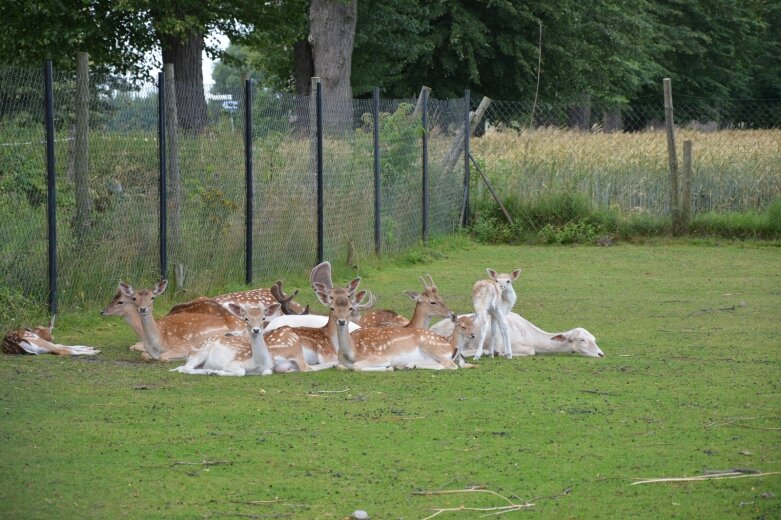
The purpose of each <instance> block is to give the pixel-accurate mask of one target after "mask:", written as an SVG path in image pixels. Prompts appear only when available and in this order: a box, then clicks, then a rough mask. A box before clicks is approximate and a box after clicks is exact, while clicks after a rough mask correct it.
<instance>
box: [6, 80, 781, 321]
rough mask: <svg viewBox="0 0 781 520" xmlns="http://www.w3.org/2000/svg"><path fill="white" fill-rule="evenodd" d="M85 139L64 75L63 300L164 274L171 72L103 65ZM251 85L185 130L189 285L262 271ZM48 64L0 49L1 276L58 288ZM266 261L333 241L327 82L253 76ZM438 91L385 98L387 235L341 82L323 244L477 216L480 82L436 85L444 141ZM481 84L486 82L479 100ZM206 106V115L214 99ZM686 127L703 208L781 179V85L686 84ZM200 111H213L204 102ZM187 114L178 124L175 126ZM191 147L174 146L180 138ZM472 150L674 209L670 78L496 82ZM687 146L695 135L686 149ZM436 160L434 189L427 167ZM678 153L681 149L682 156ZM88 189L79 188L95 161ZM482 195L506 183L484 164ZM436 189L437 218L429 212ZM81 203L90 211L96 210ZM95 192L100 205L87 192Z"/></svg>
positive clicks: (628, 205) (619, 203)
mask: <svg viewBox="0 0 781 520" xmlns="http://www.w3.org/2000/svg"><path fill="white" fill-rule="evenodd" d="M89 92H90V96H89V100H90V101H89V110H88V113H89V133H88V141H87V147H86V155H87V156H86V157H80V154H83V153H84V152H79V147H78V146H77V136H76V121H77V118H76V113H77V112H78V106H77V103H76V101H75V100H76V99H77V82H76V79H75V76H74V75H73V74H70V73H62V72H60V73H57V74H56V75H55V78H54V97H55V99H54V106H55V133H56V135H55V142H56V148H55V150H56V156H55V159H56V183H57V199H56V200H57V205H56V208H57V210H56V222H57V235H56V236H57V244H56V245H57V260H58V263H57V267H58V268H57V278H58V284H57V285H58V295H57V296H58V301H59V302H60V304H61V305H62V306H63V307H64V308H67V309H77V308H91V309H94V308H95V307H97V306H100V305H102V304H103V303H105V301H107V300H108V298H109V296H110V295H111V293H112V291H113V289H114V288H115V286H116V284H117V282H118V281H119V280H128V281H130V282H131V283H134V284H139V285H144V284H151V283H152V282H153V281H155V280H157V279H158V278H159V277H160V274H161V259H160V256H161V255H160V251H161V233H160V223H161V212H160V195H159V193H160V190H159V179H160V166H159V146H158V145H159V143H158V141H159V139H158V121H159V117H158V102H159V96H158V89H157V86H155V85H151V86H146V87H143V88H140V89H139V88H129V86H128V85H124V84H122V82H121V81H118V80H116V78H113V79H112V78H104V77H97V76H94V75H93V76H91V77H90V81H89ZM244 97H245V95H244V92H233V93H228V94H227V95H223V96H213V97H211V98H210V99H208V101H207V104H206V112H205V113H206V116H205V120H206V121H207V124H206V126H205V127H204V128H203V129H202V130H200V131H193V129H192V128H193V127H194V126H197V124H195V123H193V122H192V121H190V122H188V124H187V125H180V126H181V127H183V128H184V130H182V129H178V130H176V131H169V132H168V133H167V134H166V135H167V136H168V137H167V141H168V142H167V151H168V152H169V153H168V158H167V163H166V164H167V170H168V186H167V197H166V199H165V208H166V210H167V218H168V220H167V226H166V231H167V237H168V244H167V245H168V248H167V251H168V270H167V273H166V274H167V276H169V277H170V278H175V279H176V280H177V282H179V285H180V286H181V289H180V290H183V291H184V292H185V295H187V296H195V295H196V294H203V293H207V294H208V293H213V292H216V291H219V290H221V289H223V288H224V287H225V286H226V285H229V284H237V283H241V282H243V281H244V279H245V275H246V273H245V268H246V265H247V264H246V261H245V251H246V247H245V245H246V239H247V237H246V232H245V230H246V229H247V228H246V211H245V208H246V206H247V200H246V194H247V187H246V181H245V179H246V172H245V154H246V150H245V135H244V128H245V117H246V108H247V107H246V106H245V102H244ZM42 98H43V73H42V71H41V70H39V69H18V68H0V269H1V270H0V290H2V291H5V292H7V293H9V294H12V293H13V294H18V295H24V296H26V297H28V298H30V299H31V300H33V301H38V302H40V303H41V304H44V303H45V302H46V300H47V297H48V295H49V282H48V279H47V271H48V263H47V257H48V242H47V241H48V231H47V177H46V171H47V165H46V143H45V137H46V136H45V133H44V125H43V124H42V122H43V119H44V112H43V103H42ZM252 99H253V102H252V111H251V113H252V134H251V150H252V165H253V176H252V180H253V184H252V192H253V193H254V198H253V200H252V201H251V202H252V206H253V209H254V211H253V212H252V216H251V224H252V229H253V233H252V239H253V242H254V247H253V248H252V257H251V266H252V270H251V274H252V275H253V276H254V277H255V278H257V279H260V278H263V279H268V278H271V277H276V276H284V275H285V274H286V273H292V272H302V271H304V270H306V269H308V268H309V267H311V266H312V265H313V264H314V263H315V262H316V261H317V255H318V235H317V228H318V208H317V198H318V192H317V177H316V174H315V173H316V169H317V164H318V156H317V148H318V143H317V139H316V135H317V131H316V104H315V98H314V96H294V95H290V94H277V93H273V92H269V91H267V90H265V89H263V88H255V89H254V91H253V93H252ZM419 101H420V100H416V99H408V100H385V99H380V100H379V164H380V174H379V188H380V190H379V192H380V199H379V215H380V221H379V226H378V227H379V231H380V240H379V242H378V241H377V240H376V237H375V226H376V224H377V223H376V222H375V197H374V193H375V192H374V190H375V179H374V160H375V155H374V154H375V151H374V125H375V123H376V122H375V117H374V115H373V100H371V99H366V100H363V99H357V100H355V99H354V100H350V99H344V98H343V97H340V96H332V97H330V98H329V97H328V96H325V97H324V98H323V106H322V114H323V132H322V152H323V155H322V168H323V186H322V194H323V195H322V196H323V208H322V209H323V213H322V215H323V237H322V244H323V256H324V258H325V259H329V260H332V261H334V262H346V263H351V264H355V263H356V262H358V261H359V259H360V258H366V257H368V256H370V255H373V254H375V251H376V250H377V249H380V250H381V252H382V253H383V254H385V253H389V254H393V253H398V252H401V251H404V250H405V249H407V248H409V247H410V246H413V245H415V244H417V243H419V242H420V240H421V238H422V236H423V233H424V231H428V233H430V234H431V235H432V236H435V235H442V234H448V233H452V232H454V231H455V230H456V229H457V228H458V226H459V223H460V222H461V220H462V217H463V215H462V212H463V207H462V204H463V201H464V195H465V194H464V165H463V164H464V161H463V155H462V150H461V148H460V147H461V146H462V144H461V143H462V136H463V129H464V126H465V119H466V110H467V99H465V98H462V99H450V100H437V99H428V102H427V105H426V112H425V114H426V119H427V125H428V126H427V127H428V133H427V134H426V150H427V155H426V156H425V159H424V155H423V150H422V148H423V137H424V133H423V131H422V113H421V112H420V104H419ZM479 101H480V100H479V99H474V100H472V104H473V108H474V107H476V106H477V104H478V102H479ZM195 118H196V119H198V118H201V119H203V116H202V115H198V113H197V112H196V116H195ZM675 118H676V122H677V139H678V145H679V146H680V144H681V143H682V141H683V140H691V141H692V142H693V150H694V161H693V164H694V168H693V172H694V177H693V186H692V191H691V196H692V208H693V211H694V212H695V213H696V212H704V211H719V212H728V211H729V212H731V211H735V212H744V211H757V210H762V209H764V208H765V207H767V206H768V205H769V204H770V203H771V202H773V201H774V200H775V199H778V198H780V197H781V148H780V147H781V130H780V129H781V102H779V101H777V100H776V101H745V100H741V101H733V102H731V103H723V104H722V105H721V106H719V107H716V108H714V107H711V106H709V104H708V100H703V99H692V98H685V97H680V98H677V99H676V104H675ZM196 122H197V121H196ZM171 128H175V127H173V126H172V127H171ZM174 149H175V150H176V153H173V154H172V153H171V152H172V151H173V150H174ZM471 153H472V156H473V157H474V158H475V160H476V161H477V164H478V165H480V166H481V170H483V171H484V172H485V173H486V175H487V177H488V179H489V181H490V182H491V184H492V185H493V187H494V189H495V191H497V192H498V193H499V195H500V197H508V196H510V197H515V198H516V199H518V200H523V201H534V200H535V199H538V198H540V197H543V196H545V195H547V194H550V193H581V194H585V195H586V196H587V197H588V199H589V200H591V202H592V203H593V204H594V205H596V206H599V207H609V208H618V209H620V210H622V211H628V212H647V213H649V214H653V215H663V214H668V212H669V207H668V205H669V187H668V182H669V181H668V175H669V170H668V158H667V144H666V136H665V133H664V109H663V103H662V99H661V96H660V97H659V99H654V100H648V103H647V104H644V105H636V106H633V107H632V108H631V109H628V108H621V109H619V108H616V107H613V106H600V105H598V104H596V103H591V102H590V101H588V99H587V98H584V100H583V103H581V104H580V105H578V106H572V105H563V104H562V105H554V104H534V103H526V102H512V101H494V102H493V103H492V104H491V105H490V106H489V108H488V111H487V113H486V116H485V118H484V120H483V122H482V123H481V126H480V127H479V128H478V131H477V132H476V136H475V137H474V138H473V139H471ZM679 158H680V152H679ZM424 160H425V165H426V172H427V183H428V184H427V186H428V190H427V194H428V197H427V199H426V200H425V202H424V189H423V188H424V184H423V183H424V181H423V170H424ZM679 160H680V159H679ZM85 162H86V164H87V172H88V173H87V179H88V194H89V196H88V198H87V200H86V201H84V200H81V201H80V200H79V195H78V193H77V192H78V187H77V186H76V184H77V180H76V179H77V177H78V175H79V174H78V169H79V167H80V166H79V164H84V163H85ZM471 186H472V194H471V195H470V197H471V200H472V201H473V202H474V203H479V201H481V200H488V198H489V196H490V195H489V193H488V191H487V190H485V185H484V183H483V182H482V181H480V180H479V178H478V176H477V175H474V174H473V175H472V184H471ZM424 203H425V204H427V205H426V206H425V207H426V209H427V214H428V227H427V230H424V224H423V213H424ZM80 204H81V205H83V204H87V214H88V216H89V218H88V220H87V221H86V223H85V222H79V214H80ZM81 210H83V207H81Z"/></svg>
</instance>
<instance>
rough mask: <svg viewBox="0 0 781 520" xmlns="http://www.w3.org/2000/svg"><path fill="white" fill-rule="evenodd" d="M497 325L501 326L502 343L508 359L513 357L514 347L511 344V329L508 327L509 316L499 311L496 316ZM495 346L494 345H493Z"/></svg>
mask: <svg viewBox="0 0 781 520" xmlns="http://www.w3.org/2000/svg"><path fill="white" fill-rule="evenodd" d="M496 318H497V319H496V320H494V321H496V322H497V326H498V327H499V332H500V333H501V334H502V345H504V354H505V356H507V359H512V358H513V349H512V347H511V346H510V330H509V328H508V327H507V317H506V316H505V315H504V314H502V313H497V316H496ZM492 348H493V346H492Z"/></svg>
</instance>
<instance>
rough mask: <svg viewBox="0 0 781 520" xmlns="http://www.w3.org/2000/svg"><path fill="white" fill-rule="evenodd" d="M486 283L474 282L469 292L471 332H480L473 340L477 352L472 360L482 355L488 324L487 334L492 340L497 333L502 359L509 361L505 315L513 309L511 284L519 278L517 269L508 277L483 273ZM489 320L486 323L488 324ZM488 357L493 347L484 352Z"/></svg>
mask: <svg viewBox="0 0 781 520" xmlns="http://www.w3.org/2000/svg"><path fill="white" fill-rule="evenodd" d="M486 272H487V273H488V277H489V279H488V280H478V281H477V282H476V283H475V285H474V287H473V288H472V303H473V304H474V307H475V328H476V329H478V330H479V331H480V335H479V336H478V340H477V352H476V353H475V359H480V356H482V355H483V343H484V342H485V338H486V336H487V335H488V324H489V323H490V324H491V326H490V329H491V334H492V336H493V337H496V332H497V330H498V331H499V333H500V334H501V336H502V346H503V347H504V355H505V356H507V359H512V357H513V351H512V348H511V347H510V335H509V332H508V330H507V315H508V314H509V313H510V311H511V310H512V308H513V305H515V299H516V295H515V289H513V282H514V281H515V280H517V279H518V276H520V274H521V270H520V269H515V270H514V271H513V272H512V273H510V274H507V273H501V274H497V272H496V271H494V270H493V269H491V268H490V267H489V268H487V269H486ZM489 320H490V321H489ZM488 353H489V355H490V356H491V357H493V356H494V348H493V343H491V345H490V347H489V351H488Z"/></svg>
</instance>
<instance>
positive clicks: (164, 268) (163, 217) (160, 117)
mask: <svg viewBox="0 0 781 520" xmlns="http://www.w3.org/2000/svg"><path fill="white" fill-rule="evenodd" d="M165 131H166V130H165V74H164V73H163V72H162V71H161V72H159V73H158V74H157V145H158V158H159V162H160V180H159V185H158V199H159V201H160V231H159V233H160V279H163V280H164V279H166V278H167V277H168V208H167V206H166V202H167V199H168V188H167V186H166V160H167V159H166V151H165V150H166V142H165Z"/></svg>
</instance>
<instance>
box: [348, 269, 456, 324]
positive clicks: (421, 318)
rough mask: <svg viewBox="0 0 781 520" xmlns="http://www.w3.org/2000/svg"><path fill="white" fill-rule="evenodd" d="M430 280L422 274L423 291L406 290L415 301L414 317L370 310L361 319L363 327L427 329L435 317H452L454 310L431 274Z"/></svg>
mask: <svg viewBox="0 0 781 520" xmlns="http://www.w3.org/2000/svg"><path fill="white" fill-rule="evenodd" d="M426 276H428V282H426V280H425V279H424V278H423V277H422V276H421V277H420V281H421V282H423V292H422V293H418V292H415V291H404V294H406V295H407V296H409V297H410V298H411V299H412V300H414V301H415V310H414V312H413V314H412V319H410V320H407V319H406V318H405V317H403V316H401V315H400V314H398V313H397V312H395V311H390V310H376V311H370V312H369V313H367V314H366V315H364V316H363V317H362V318H361V320H360V322H359V323H360V325H361V327H407V328H412V329H427V328H428V327H429V325H430V324H431V318H434V317H452V316H454V314H453V312H452V311H451V310H450V309H449V308H448V307H447V305H445V302H443V301H442V296H441V295H440V294H439V290H438V289H437V286H436V285H434V280H433V279H432V278H431V275H430V274H426Z"/></svg>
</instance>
